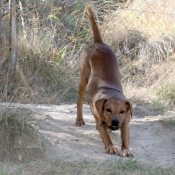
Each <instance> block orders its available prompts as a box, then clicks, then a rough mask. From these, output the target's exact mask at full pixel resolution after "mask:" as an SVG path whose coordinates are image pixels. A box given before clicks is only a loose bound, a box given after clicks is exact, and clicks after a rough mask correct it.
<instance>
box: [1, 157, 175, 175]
mask: <svg viewBox="0 0 175 175" xmlns="http://www.w3.org/2000/svg"><path fill="white" fill-rule="evenodd" d="M4 171H5V172H8V171H9V169H8V167H7V168H6V169H4ZM11 173H13V174H24V175H30V174H33V175H43V174H44V175H55V174H62V175H77V174H79V175H94V174H96V175H116V174H119V175H123V174H125V175H130V174H133V175H140V174H143V175H149V174H154V175H164V174H167V175H171V174H174V173H175V168H174V166H170V167H167V168H165V167H163V166H158V165H156V164H154V163H152V164H149V163H146V162H139V161H137V160H132V159H131V160H126V159H119V160H109V161H105V162H94V161H86V160H82V161H71V162H69V161H67V160H66V159H62V160H59V159H58V160H47V162H46V161H35V162H30V163H26V164H25V165H24V164H21V165H20V166H19V167H16V168H14V169H13V171H12V170H11ZM4 174H9V173H4Z"/></svg>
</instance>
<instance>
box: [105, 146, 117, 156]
mask: <svg viewBox="0 0 175 175" xmlns="http://www.w3.org/2000/svg"><path fill="white" fill-rule="evenodd" d="M106 153H108V154H118V151H117V148H116V147H115V146H113V145H111V146H108V147H107V149H106Z"/></svg>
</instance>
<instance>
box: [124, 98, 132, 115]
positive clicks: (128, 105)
mask: <svg viewBox="0 0 175 175" xmlns="http://www.w3.org/2000/svg"><path fill="white" fill-rule="evenodd" d="M125 104H126V107H127V111H128V110H130V113H131V118H132V105H131V103H130V102H129V101H125Z"/></svg>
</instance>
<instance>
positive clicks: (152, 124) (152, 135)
mask: <svg viewBox="0 0 175 175" xmlns="http://www.w3.org/2000/svg"><path fill="white" fill-rule="evenodd" d="M22 106H23V107H26V108H28V109H31V110H33V111H35V112H37V113H39V115H38V119H39V121H40V124H41V128H42V130H43V133H44V135H45V136H46V138H47V139H48V140H49V141H50V143H51V145H49V148H50V150H52V151H51V154H50V156H54V157H55V158H58V157H66V158H68V159H70V160H80V159H82V160H83V159H94V160H106V159H117V158H118V156H116V155H108V154H105V151H104V145H103V143H102V141H101V139H100V137H99V134H98V131H97V130H96V129H95V121H94V118H93V116H92V115H91V112H90V109H89V106H88V105H84V118H85V122H86V125H84V126H82V127H75V126H74V122H75V118H76V105H22ZM133 109H134V110H133V114H134V116H133V118H132V120H131V123H130V128H131V137H130V150H131V152H132V153H133V155H134V158H135V159H139V160H143V161H146V162H150V161H151V162H155V163H158V164H163V165H166V164H167V165H171V164H173V163H174V162H175V135H174V131H171V130H169V129H166V128H165V127H163V126H162V123H161V122H160V121H159V119H160V117H161V115H160V114H161V111H160V110H158V109H153V108H152V109H148V108H143V107H141V106H133ZM110 135H111V138H112V140H113V143H114V144H115V146H117V148H118V149H120V132H119V131H115V132H112V133H111V134H110Z"/></svg>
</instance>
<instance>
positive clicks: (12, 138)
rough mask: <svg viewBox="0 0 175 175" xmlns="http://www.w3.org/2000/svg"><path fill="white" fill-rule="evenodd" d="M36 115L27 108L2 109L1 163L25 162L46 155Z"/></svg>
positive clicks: (0, 119) (0, 122)
mask: <svg viewBox="0 0 175 175" xmlns="http://www.w3.org/2000/svg"><path fill="white" fill-rule="evenodd" d="M34 115H35V114H34V112H32V111H30V110H29V109H25V108H20V107H5V106H4V107H1V108H0V127H1V131H0V140H1V144H0V155H1V161H4V160H6V161H7V160H15V161H16V160H17V161H24V160H30V159H37V158H40V157H42V156H43V155H44V154H43V153H44V152H43V150H44V149H43V148H44V145H43V143H44V142H43V141H44V139H43V138H42V136H41V133H40V132H39V127H38V122H37V120H36V118H35V117H34Z"/></svg>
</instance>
